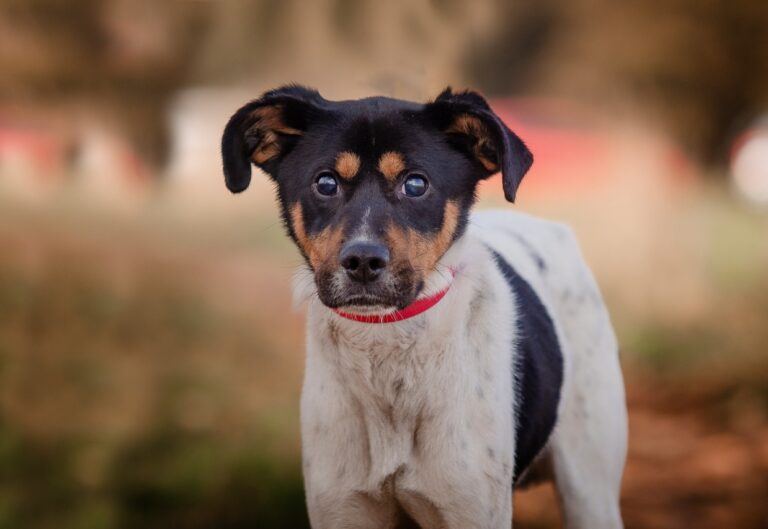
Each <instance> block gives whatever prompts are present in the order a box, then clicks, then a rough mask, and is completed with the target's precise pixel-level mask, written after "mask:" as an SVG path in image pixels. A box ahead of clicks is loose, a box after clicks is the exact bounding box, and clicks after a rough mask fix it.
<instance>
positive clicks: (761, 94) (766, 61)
mask: <svg viewBox="0 0 768 529" xmlns="http://www.w3.org/2000/svg"><path fill="white" fill-rule="evenodd" d="M499 9H500V10H501V13H502V14H501V15H500V16H499V18H498V20H499V21H500V23H499V24H498V26H497V28H496V30H495V31H494V32H493V33H492V35H493V36H492V37H491V38H490V39H488V40H487V41H485V42H484V43H482V45H480V46H477V47H475V48H474V49H473V50H472V52H471V53H470V55H469V58H468V60H467V67H468V68H469V69H470V71H471V72H472V74H473V76H474V78H475V79H477V82H478V83H479V84H480V85H481V86H483V87H485V88H486V89H487V90H489V91H490V92H491V93H494V94H497V95H504V94H507V93H509V92H510V91H514V92H517V93H521V92H522V93H531V94H534V95H535V94H540V93H555V94H560V95H565V96H571V97H573V96H576V97H579V98H581V99H584V100H588V101H592V102H595V103H598V104H605V103H609V104H610V103H611V102H615V100H616V99H619V101H620V102H621V103H624V104H626V103H627V102H629V103H630V104H631V105H636V106H637V107H640V108H643V109H644V110H645V111H646V112H647V111H651V112H652V113H655V114H657V115H658V116H659V117H660V119H661V121H662V122H663V123H664V124H665V126H666V128H667V129H668V130H669V131H670V133H671V135H672V136H673V137H675V138H676V140H677V141H678V142H679V143H680V144H682V145H683V146H684V147H685V148H686V149H687V150H688V152H689V153H691V154H692V155H693V156H694V157H695V158H696V159H698V160H699V161H701V162H704V163H707V164H712V163H715V164H722V163H723V162H724V161H726V160H727V156H728V154H729V149H730V146H731V143H732V141H733V139H734V137H735V135H736V134H737V133H738V132H740V130H741V128H743V127H744V126H746V125H748V124H749V122H750V121H751V120H754V119H755V118H756V117H757V116H759V115H761V114H763V113H765V112H768V3H766V2H761V1H755V0H704V1H701V0H673V1H671V2H670V1H665V0H654V1H648V0H631V1H628V2H609V1H605V0H577V1H575V2H569V3H567V4H563V3H562V2H557V1H554V0H545V1H543V2H536V3H527V2H506V3H501V4H500V8H499ZM714 174H717V173H714Z"/></svg>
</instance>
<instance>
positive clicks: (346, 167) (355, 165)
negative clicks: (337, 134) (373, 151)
mask: <svg viewBox="0 0 768 529" xmlns="http://www.w3.org/2000/svg"><path fill="white" fill-rule="evenodd" d="M359 170H360V157H359V156H358V155H356V154H355V153H353V152H349V151H344V152H341V153H339V155H338V156H337V157H336V172H337V173H339V176H340V177H342V178H343V179H344V180H351V179H352V178H354V177H355V175H356V174H357V172H358V171H359Z"/></svg>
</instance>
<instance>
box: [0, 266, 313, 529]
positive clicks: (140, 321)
mask: <svg viewBox="0 0 768 529" xmlns="http://www.w3.org/2000/svg"><path fill="white" fill-rule="evenodd" d="M59 264H60V265H61V266H60V267H59V268H58V269H57V270H56V271H52V272H50V273H48V272H46V274H44V275H43V276H42V277H38V278H30V277H29V276H28V275H26V274H22V273H20V272H19V271H14V269H13V267H11V268H9V267H8V266H2V267H0V388H1V389H0V404H1V406H0V528H2V529H5V528H9V529H10V528H13V529H18V528H30V529H37V528H41V529H42V528H52V527H56V528H60V527H63V528H73V529H74V528H77V529H107V528H134V527H147V528H154V527H156V528H165V527H178V528H189V529H202V528H211V529H212V528H217V529H218V528H232V529H235V528H246V527H260V528H267V529H268V528H276V529H277V528H284V527H292V528H294V527H295V528H298V529H300V528H302V527H307V526H308V522H307V520H306V514H305V507H304V496H303V486H302V481H301V470H300V466H299V462H298V458H297V456H296V453H295V448H287V447H286V446H289V447H295V444H296V441H295V440H290V442H288V443H287V445H286V439H285V437H286V436H287V435H295V427H291V428H286V426H285V424H284V423H285V421H286V420H289V421H290V420H291V418H292V419H293V420H294V421H295V420H296V412H297V410H296V407H297V406H296V403H295V400H293V399H292V400H291V410H290V412H288V413H287V414H286V413H285V412H284V411H283V410H282V409H277V410H263V411H260V412H259V413H258V414H257V415H254V414H253V413H248V412H247V411H246V410H243V409H240V410H234V411H233V410H231V409H230V408H231V407H232V403H233V399H236V398H237V396H230V395H228V391H229V388H226V387H220V386H219V384H221V383H222V382H218V381H217V380H216V377H214V376H212V375H211V374H210V373H208V372H207V370H206V368H204V367H202V366H201V365H200V363H199V362H200V357H201V356H204V357H207V358H209V359H211V360H212V361H214V362H215V361H216V356H217V355H224V356H226V355H230V354H231V353H230V351H232V350H235V351H239V352H250V354H255V355H256V356H257V357H259V358H257V361H258V362H264V361H265V360H268V359H269V355H270V352H273V351H276V350H279V349H280V346H279V345H276V344H274V343H272V341H271V339H270V337H269V335H268V333H265V332H264V331H263V330H260V328H259V326H258V325H256V326H254V325H253V324H250V323H246V322H240V323H238V322H237V319H236V318H235V319H227V320H223V319H222V317H221V315H220V314H218V313H217V312H216V311H215V310H214V309H213V308H212V307H210V306H208V305H207V304H206V303H205V302H203V301H202V300H201V299H199V298H196V297H194V296H192V295H191V294H190V293H185V292H183V291H179V290H178V289H177V288H174V287H172V286H168V285H160V284H157V283H154V282H153V281H151V280H150V281H149V282H148V283H147V284H144V285H142V286H139V287H138V289H136V290H135V291H133V292H131V293H130V294H120V293H119V292H116V291H115V290H114V288H113V287H110V286H108V285H105V284H103V283H100V282H99V281H98V280H94V277H93V276H92V275H90V274H87V273H83V272H82V271H79V270H73V269H72V268H71V267H70V266H67V265H66V264H65V263H59ZM197 351H199V353H198V352H197ZM212 351H215V352H216V354H215V355H212ZM237 354H240V353H237ZM259 372H260V370H258V369H257V370H256V371H255V372H254V373H253V374H249V379H251V380H252V383H253V384H255V385H259V379H260V377H259V375H258V373H259ZM261 372H263V370H261ZM137 373H138V376H136V374H137ZM132 374H133V376H132ZM264 376H267V375H264ZM126 377H127V379H128V380H125V378H126ZM233 382H234V380H232V378H231V377H229V378H228V379H227V380H224V381H223V383H224V384H227V383H233ZM290 393H291V394H293V391H291V392H290ZM145 399H146V400H147V402H144V403H143V405H142V404H141V401H142V400H145ZM126 401H127V402H126ZM136 401H138V403H137V402H136ZM235 402H236V400H235ZM272 404H273V405H274V404H275V401H272ZM137 405H139V406H140V407H142V409H141V410H138V411H137V410H136V406H137ZM274 414H278V415H279V417H276V418H273V417H272V416H273V415H274ZM243 430H246V431H247V432H248V433H247V434H246V435H243V434H242V433H240V432H241V431H243Z"/></svg>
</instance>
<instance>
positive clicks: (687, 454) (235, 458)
mask: <svg viewBox="0 0 768 529" xmlns="http://www.w3.org/2000/svg"><path fill="white" fill-rule="evenodd" d="M286 82H300V83H304V84H309V85H312V86H315V87H317V88H319V89H320V90H321V92H322V93H323V94H324V95H325V96H326V97H328V98H333V99H338V98H350V97H359V96H365V95H372V94H385V95H390V96H395V97H401V98H408V99H419V100H426V99H428V98H430V97H434V96H435V95H436V94H437V93H439V91H440V90H441V89H442V88H443V87H444V86H446V85H449V84H450V85H452V86H453V87H455V88H463V87H471V88H475V89H478V90H481V91H482V92H483V93H485V94H486V95H487V96H488V97H489V98H490V100H491V103H492V105H493V107H494V108H495V109H496V110H497V112H498V113H499V114H500V115H501V116H502V117H503V118H504V119H505V120H506V121H507V122H508V123H509V125H510V126H511V127H512V128H513V129H515V130H516V131H517V132H518V133H519V134H520V135H521V136H522V137H523V138H524V139H525V140H526V141H527V142H528V143H529V145H530V147H531V148H532V150H533V152H534V154H535V156H536V163H535V165H534V169H533V170H532V171H531V173H530V174H529V175H528V176H527V178H526V180H525V181H524V182H523V185H522V188H521V191H520V193H519V195H518V197H519V199H518V203H517V204H516V205H515V206H511V205H508V204H505V203H504V202H503V197H502V195H501V192H500V185H499V182H498V179H497V178H494V179H491V180H490V181H488V182H487V183H485V184H484V185H483V186H482V189H481V203H480V207H492V206H498V207H514V208H516V209H519V210H522V211H528V212H532V213H535V214H540V215H545V216H547V217H550V218H554V219H559V220H562V221H564V222H567V223H569V224H571V225H572V226H573V228H574V230H575V231H576V233H577V234H578V236H579V238H580V240H581V242H582V245H583V249H584V252H585V254H586V256H587V258H588V260H589V262H590V263H591V265H592V266H593V268H594V271H595V273H596V275H597V278H598V281H599V283H600V285H601V287H602V288H603V291H604V293H605V296H606V299H607V302H608V305H609V307H610V309H611V312H612V315H613V318H614V322H615V324H616V327H617V330H618V333H619V337H620V341H621V344H622V361H623V365H624V369H625V374H626V381H627V389H628V400H629V406H630V428H631V436H630V438H631V442H630V452H629V461H628V466H627V472H626V477H625V481H624V486H623V494H622V505H623V510H624V516H625V520H626V525H627V527H628V528H630V529H641V528H648V529H656V528H658V529H662V528H664V529H670V528H671V529H675V528H681V529H682V528H686V529H687V528H690V527H697V528H704V529H706V528H715V527H717V528H723V527H729V528H730V527H734V528H740V529H752V528H755V529H756V528H768V118H767V117H766V116H768V2H765V1H764V0H627V1H624V2H611V1H609V0H573V1H571V2H567V3H566V2H559V1H557V0H540V1H538V2H523V1H517V2H508V1H502V0H477V1H472V2H462V1H458V0H431V1H426V0H412V1H403V2H396V1H390V2H377V1H374V0H317V1H312V2H310V1H308V0H307V1H301V0H262V1H254V2H248V1H246V0H215V1H214V0H175V1H173V0H170V1H156V0H1V1H0V528H2V529H27V528H29V529H44V528H57V529H59V528H64V529H69V528H72V529H112V528H135V527H142V528H169V527H172V528H181V529H187V528H188V529H204V528H217V529H218V528H264V529H271V528H289V529H294V528H295V529H300V528H303V527H307V522H306V514H305V509H304V503H303V492H302V483H301V473H300V464H299V432H298V397H299V390H300V384H301V377H302V368H303V323H302V322H303V319H302V318H303V317H302V314H301V310H298V311H296V310H293V309H292V307H291V301H290V300H291V296H290V283H291V277H292V274H293V271H294V270H295V269H296V267H297V266H298V265H299V264H300V258H299V255H298V253H297V252H296V250H295V249H294V248H293V247H292V246H291V245H290V244H289V243H288V241H287V239H286V238H285V237H284V235H283V233H282V227H281V225H280V223H279V221H278V217H277V212H276V208H275V206H274V202H273V190H272V188H271V186H270V184H269V183H268V182H267V179H266V178H258V177H257V178H255V179H254V183H253V185H252V186H251V188H250V189H249V190H248V192H246V193H244V194H242V195H239V196H232V195H230V194H229V193H228V192H227V191H226V189H225V188H224V185H223V177H222V175H221V172H220V167H219V159H218V152H217V151H218V142H219V135H220V132H221V130H222V127H223V125H224V123H225V121H226V119H227V118H228V116H229V115H230V114H231V113H232V112H233V111H234V110H235V109H236V108H237V107H238V106H239V105H241V104H242V103H244V102H245V101H246V100H248V99H250V98H253V97H256V96H257V95H258V94H259V93H260V92H262V91H264V90H266V89H268V88H271V87H274V86H276V85H279V84H283V83H286ZM584 479H585V480H589V479H590V476H584ZM555 503H556V499H555V497H554V495H553V493H552V490H551V488H550V487H549V486H548V485H543V486H539V487H537V488H534V489H531V490H528V491H524V492H519V493H517V494H516V514H515V518H516V522H517V523H518V525H517V526H519V527H527V528H550V527H559V524H560V520H559V515H558V513H557V510H556V509H555V508H554V505H555ZM517 526H516V527H517Z"/></svg>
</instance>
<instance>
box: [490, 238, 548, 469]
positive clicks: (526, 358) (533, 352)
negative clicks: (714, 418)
mask: <svg viewBox="0 0 768 529" xmlns="http://www.w3.org/2000/svg"><path fill="white" fill-rule="evenodd" d="M491 252H492V253H493V257H494V259H495V260H496V264H497V266H498V267H499V270H500V271H501V273H502V274H503V275H504V279H506V280H507V283H508V284H509V287H510V289H511V290H512V293H513V294H514V296H515V300H516V302H517V306H518V321H517V331H518V338H517V342H516V344H515V346H516V347H517V353H518V360H517V365H516V366H515V373H516V375H517V382H518V384H519V391H518V395H519V397H520V402H519V403H518V407H517V410H516V411H517V424H516V428H515V437H516V439H517V443H516V447H515V471H514V478H513V479H514V481H515V482H517V480H518V479H519V478H520V476H521V475H522V474H523V472H524V471H525V469H526V468H528V466H529V465H530V464H531V463H532V462H533V460H534V459H535V458H536V456H537V455H538V454H539V452H541V450H542V449H543V448H544V445H545V444H546V443H547V441H548V440H549V436H550V435H551V434H552V430H553V428H554V426H555V421H556V419H557V407H558V404H559V402H560V390H561V388H562V385H563V354H562V351H561V350H560V344H559V342H558V339H557V334H556V333H555V327H554V325H553V323H552V318H550V316H549V314H548V313H547V309H546V308H545V307H544V305H543V304H542V302H541V300H540V299H539V297H538V296H537V295H536V293H535V292H534V290H533V288H531V285H530V284H529V283H528V282H527V281H526V280H525V279H523V278H522V277H521V276H520V275H519V274H518V273H517V272H516V271H515V269H514V268H512V266H510V264H509V263H508V262H507V261H505V260H504V258H503V257H502V256H501V255H499V254H498V253H497V252H496V251H494V250H493V249H491Z"/></svg>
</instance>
